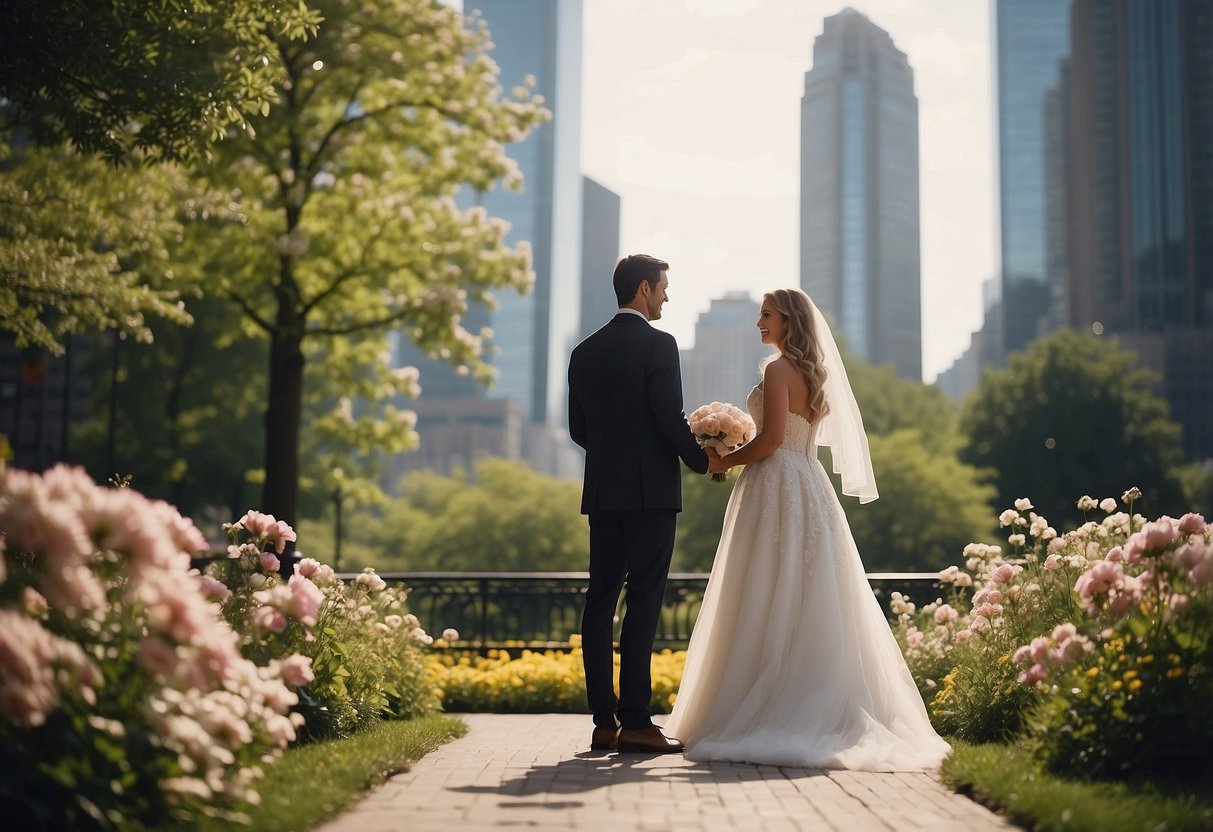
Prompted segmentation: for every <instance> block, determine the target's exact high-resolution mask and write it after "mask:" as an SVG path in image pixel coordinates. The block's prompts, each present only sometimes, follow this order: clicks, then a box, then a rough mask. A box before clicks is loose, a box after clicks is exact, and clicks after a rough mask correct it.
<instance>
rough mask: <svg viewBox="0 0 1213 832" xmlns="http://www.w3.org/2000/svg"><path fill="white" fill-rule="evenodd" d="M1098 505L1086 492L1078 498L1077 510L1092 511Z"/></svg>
mask: <svg viewBox="0 0 1213 832" xmlns="http://www.w3.org/2000/svg"><path fill="white" fill-rule="evenodd" d="M1098 505H1099V504H1098V503H1096V502H1095V499H1094V498H1093V497H1090V496H1088V495H1086V494H1084V495H1082V496H1081V497H1079V498H1078V510H1079V511H1094V510H1095V509H1096V508H1097V507H1098Z"/></svg>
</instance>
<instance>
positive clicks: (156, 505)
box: [0, 466, 302, 828]
mask: <svg viewBox="0 0 1213 832" xmlns="http://www.w3.org/2000/svg"><path fill="white" fill-rule="evenodd" d="M0 533H2V534H3V538H2V539H3V541H4V547H6V549H7V551H0V769H2V770H3V771H4V772H5V774H4V778H3V780H0V803H3V804H4V805H5V806H6V807H11V809H10V813H9V814H8V815H7V816H6V822H8V823H15V824H17V825H18V826H22V828H25V827H27V826H28V827H44V828H78V827H85V826H87V827H98V826H99V827H103V828H117V827H123V828H141V827H142V826H145V825H153V824H178V823H185V822H188V821H190V820H191V819H194V818H197V817H198V816H200V815H203V814H232V813H233V812H234V811H235V810H236V809H238V808H239V807H240V806H241V805H242V804H245V803H246V802H255V801H256V800H257V799H258V795H257V793H256V792H255V791H254V790H253V785H254V784H255V782H256V780H257V778H258V777H259V776H260V774H261V769H260V767H259V763H260V762H261V761H262V759H263V758H265V756H266V755H267V754H273V753H276V752H278V751H280V749H281V748H282V747H283V746H285V745H286V744H287V743H288V742H290V741H291V740H293V739H294V738H295V729H296V727H297V726H298V725H299V723H300V722H301V719H302V718H301V717H299V716H298V715H297V714H289V709H290V707H291V706H292V705H294V704H295V703H296V701H297V697H296V694H295V693H294V692H293V691H292V690H290V688H289V687H288V685H287V684H286V679H287V677H288V676H289V673H288V672H287V668H286V667H284V665H283V664H282V663H280V662H277V661H272V662H268V663H267V664H266V665H265V666H263V667H258V666H257V665H256V664H255V663H254V662H252V661H249V660H248V659H246V658H244V657H243V656H242V655H241V653H240V637H239V635H238V634H237V633H236V632H235V631H234V630H233V629H232V628H231V627H230V626H229V625H228V624H227V623H226V622H225V621H224V620H223V618H222V617H221V616H220V614H219V609H218V607H217V606H216V605H214V604H212V603H210V602H209V601H208V600H207V596H206V589H205V587H204V584H203V581H202V580H201V579H200V577H199V576H197V575H196V574H193V575H191V574H190V573H189V562H190V555H191V554H192V553H195V552H198V551H199V550H201V549H203V548H205V546H206V542H205V540H204V539H203V537H202V535H201V533H200V532H199V531H198V530H197V528H195V527H194V525H193V524H192V523H190V522H189V521H188V520H186V519H184V518H183V517H181V515H180V514H178V513H177V511H176V510H175V509H173V508H172V507H171V506H169V505H168V504H166V503H162V502H153V501H150V500H148V499H146V498H145V497H143V496H142V495H140V494H138V493H137V492H135V491H132V490H130V489H108V488H101V487H98V486H97V485H95V484H94V483H93V482H92V481H91V480H90V479H89V478H88V476H87V475H86V474H85V473H84V472H83V471H82V470H80V469H73V468H68V467H66V466H57V467H55V468H52V469H50V470H49V471H47V472H46V473H45V474H43V475H37V474H31V473H29V472H25V471H19V470H15V469H8V470H5V471H3V472H2V477H0ZM288 714H289V715H288Z"/></svg>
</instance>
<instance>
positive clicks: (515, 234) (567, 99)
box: [397, 0, 583, 476]
mask: <svg viewBox="0 0 1213 832" xmlns="http://www.w3.org/2000/svg"><path fill="white" fill-rule="evenodd" d="M463 13H464V14H465V15H467V16H471V15H479V16H480V17H482V18H483V19H484V21H485V22H486V23H487V24H488V28H489V33H490V35H491V38H492V42H493V50H492V52H491V53H490V54H491V57H492V58H493V60H494V61H496V63H497V65H498V67H499V69H500V75H499V82H500V83H501V85H502V87H503V88H504V89H505V90H507V91H508V90H511V89H512V88H513V87H515V86H517V85H519V84H521V83H523V81H524V79H527V78H528V77H530V78H532V79H533V80H534V92H535V93H537V94H539V95H542V96H543V103H544V106H545V107H546V108H547V109H548V110H550V111H551V114H552V118H551V120H550V121H549V122H547V123H546V124H543V125H540V126H539V127H537V128H535V129H534V130H533V131H532V132H531V133H530V134H529V135H528V136H527V137H526V139H525V140H524V141H522V142H520V143H518V144H513V145H510V146H509V147H508V148H507V149H506V152H507V154H508V155H509V156H510V157H511V158H512V159H514V160H515V161H516V162H517V164H518V168H519V170H520V172H521V173H522V176H523V187H522V191H521V192H520V193H512V192H509V191H505V190H502V189H497V190H493V191H490V192H488V193H483V194H474V195H473V194H470V193H468V194H462V195H461V196H460V199H459V202H460V203H461V204H467V205H470V204H472V203H473V201H475V202H477V203H479V204H480V205H482V206H483V207H484V209H485V210H486V211H487V212H488V214H489V215H490V216H493V217H499V218H501V219H504V220H506V221H507V222H508V223H509V224H510V229H509V232H508V234H507V235H506V241H507V242H508V243H509V244H511V245H516V244H518V243H527V244H529V246H530V248H531V253H532V266H533V268H534V271H535V285H534V288H533V289H532V291H531V292H529V293H528V294H526V295H525V296H519V295H518V294H516V293H514V292H512V291H505V292H500V293H498V294H497V307H496V308H495V309H492V310H489V309H485V308H483V307H473V308H471V309H469V311H468V314H467V316H466V318H465V321H464V326H465V328H467V329H468V330H470V331H472V332H477V331H479V330H480V328H481V327H488V328H489V329H491V330H492V333H493V335H492V337H491V339H490V340H489V342H488V344H489V346H490V350H488V351H487V352H486V359H487V360H488V361H489V363H491V364H493V365H494V367H495V368H496V370H497V380H496V382H495V384H494V385H493V387H492V388H491V389H490V390H487V391H486V390H485V389H484V388H483V387H480V386H479V385H477V384H476V383H475V382H473V381H471V380H470V379H468V378H463V377H459V376H458V375H457V374H456V373H455V372H454V370H452V369H451V368H450V367H449V366H447V365H445V364H443V363H442V362H440V361H435V360H432V359H429V358H426V357H425V356H424V355H422V354H421V353H420V351H419V350H417V348H416V347H415V346H413V345H412V344H411V343H408V342H407V341H402V342H401V343H400V344H399V348H398V351H397V354H398V361H399V363H401V364H408V365H415V366H417V367H419V368H420V370H421V396H422V401H421V402H419V403H418V404H419V407H418V408H416V409H417V411H418V423H417V430H418V433H419V434H420V435H421V442H422V444H423V445H424V444H425V443H426V442H432V443H440V444H442V446H443V448H444V449H445V450H443V451H441V457H442V459H455V458H457V457H458V456H459V453H458V451H457V448H456V446H457V445H458V442H460V441H462V440H461V439H460V437H464V436H470V435H471V434H470V433H467V432H462V433H461V432H459V431H457V430H453V429H451V427H450V426H451V425H453V424H458V423H460V421H461V420H462V421H469V422H470V423H477V422H483V421H484V420H486V419H487V420H490V421H493V425H494V426H493V430H492V432H487V433H486V432H482V433H480V434H477V435H476V440H475V441H476V447H474V448H468V449H467V450H466V452H465V454H464V455H465V456H467V457H469V458H470V457H472V456H475V455H481V454H483V453H485V452H492V451H486V449H489V448H499V449H500V448H503V449H506V450H505V451H501V452H502V453H505V454H506V455H513V454H514V453H515V452H516V450H515V449H517V448H520V449H521V455H522V457H523V458H525V459H526V460H527V461H528V462H529V463H530V464H531V465H532V466H533V467H535V468H536V469H538V470H542V471H545V472H548V473H554V474H561V475H567V476H573V475H575V474H576V470H575V469H576V466H577V465H578V462H577V458H576V452H575V450H574V448H573V445H572V442H571V440H569V439H568V437H567V435H566V433H567V432H566V431H565V430H564V427H563V425H564V423H565V421H566V415H565V408H566V404H565V367H566V361H567V358H568V354H569V352H570V351H571V350H572V348H573V346H574V345H575V344H576V341H577V338H578V335H579V330H578V327H579V321H580V313H581V302H580V293H581V292H580V290H581V279H582V255H581V240H582V187H583V186H582V175H581V166H580V154H581V41H582V33H581V25H582V2H581V0H464V3H463ZM507 94H508V92H507ZM485 399H488V400H490V402H493V401H499V400H508V401H510V402H512V403H513V406H512V407H510V408H504V409H503V408H500V407H494V406H492V405H491V404H490V405H486V404H484V400H485ZM464 411H466V413H464ZM519 415H520V416H521V418H519ZM431 427H432V428H433V430H434V431H435V432H436V433H434V434H433V435H431V433H430V431H431ZM439 434H440V435H439ZM519 434H520V435H521V439H520V440H518V441H515V438H514V437H515V436H516V435H519Z"/></svg>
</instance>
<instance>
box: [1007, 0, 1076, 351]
mask: <svg viewBox="0 0 1213 832" xmlns="http://www.w3.org/2000/svg"><path fill="white" fill-rule="evenodd" d="M993 11H994V20H993V23H994V61H995V83H996V85H997V92H998V109H997V113H998V186H999V189H998V197H999V198H998V204H999V222H1000V231H1001V233H1000V254H1001V263H1002V298H1003V315H1004V318H1003V338H1004V345H1003V347H1004V355H1005V354H1006V353H1011V352H1016V351H1019V350H1022V349H1023V348H1024V347H1025V346H1027V345H1028V343H1030V342H1031V341H1032V340H1034V339H1035V338H1036V337H1037V336H1038V335H1040V334H1043V332H1044V331H1045V330H1046V329H1047V328H1048V316H1049V313H1050V311H1051V310H1050V295H1051V293H1050V286H1049V278H1050V274H1051V271H1050V265H1049V240H1048V216H1049V213H1050V212H1049V210H1048V201H1049V199H1050V192H1049V179H1048V171H1049V162H1050V160H1049V154H1048V150H1047V144H1046V142H1047V136H1049V135H1050V134H1051V133H1052V131H1051V130H1050V127H1051V126H1053V125H1052V124H1051V120H1050V119H1049V113H1050V94H1051V93H1052V95H1054V96H1056V93H1057V88H1058V84H1059V79H1060V74H1059V70H1060V66H1061V61H1062V59H1063V58H1065V56H1066V55H1067V54H1068V52H1069V48H1070V3H1069V2H1068V0H994V7H993ZM1055 107H1056V104H1055V103H1054V105H1053V111H1054V112H1055ZM1053 198H1056V195H1055V194H1054V195H1053ZM1052 274H1056V270H1053V271H1052ZM1055 279H1056V278H1055ZM998 363H1002V362H1001V361H999V362H998Z"/></svg>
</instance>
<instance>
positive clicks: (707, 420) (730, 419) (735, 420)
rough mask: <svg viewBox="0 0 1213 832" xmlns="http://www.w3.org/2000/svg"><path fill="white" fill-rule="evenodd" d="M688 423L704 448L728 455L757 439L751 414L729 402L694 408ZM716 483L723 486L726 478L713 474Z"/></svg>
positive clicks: (722, 475)
mask: <svg viewBox="0 0 1213 832" xmlns="http://www.w3.org/2000/svg"><path fill="white" fill-rule="evenodd" d="M687 421H688V422H689V423H690V425H691V433H693V434H695V439H696V440H697V441H698V442H699V444H700V445H701V446H702V447H705V448H715V449H716V450H717V451H719V452H720V453H728V452H729V451H734V450H737V449H738V448H740V447H741V446H742V445H744V444H745V443H747V442H749V441H750V440H751V439H753V438H754V433H755V430H756V428H755V427H754V420H753V419H751V418H750V414H748V413H746V412H745V411H744V410H742V409H741V408H740V407H737V406H736V405H732V404H728V403H727V402H712V403H711V404H705V405H703V406H702V407H697V408H695V410H694V411H692V413H691V415H690V417H688V419H687ZM712 479H713V480H715V481H716V482H724V481H725V479H726V477H725V475H724V474H712Z"/></svg>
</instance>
